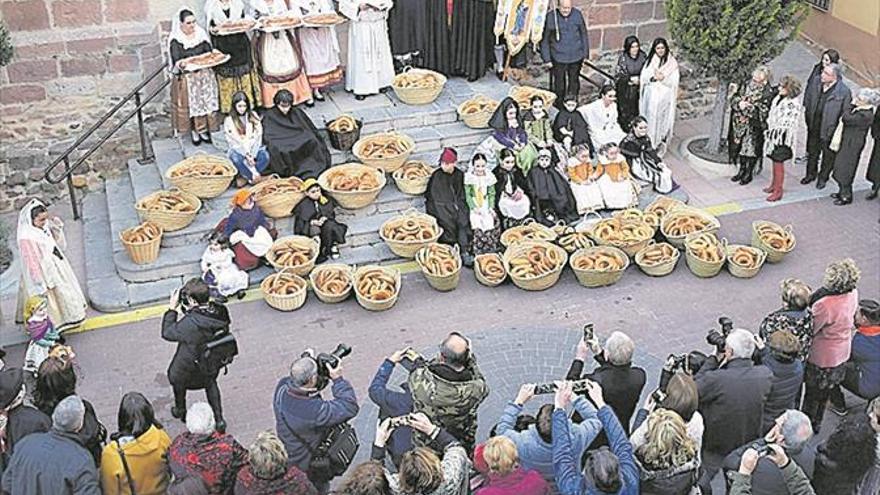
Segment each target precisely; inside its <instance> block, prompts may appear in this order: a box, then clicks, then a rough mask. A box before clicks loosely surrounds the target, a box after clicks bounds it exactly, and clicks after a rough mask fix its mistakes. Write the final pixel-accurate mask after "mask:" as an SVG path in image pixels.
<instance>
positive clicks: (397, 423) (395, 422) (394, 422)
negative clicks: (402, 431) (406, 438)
mask: <svg viewBox="0 0 880 495" xmlns="http://www.w3.org/2000/svg"><path fill="white" fill-rule="evenodd" d="M412 419H413V415H412V414H405V415H403V416H395V417H393V418H391V427H392V428H400V427H401V426H409V425H410V421H412Z"/></svg>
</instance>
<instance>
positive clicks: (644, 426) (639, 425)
mask: <svg viewBox="0 0 880 495" xmlns="http://www.w3.org/2000/svg"><path fill="white" fill-rule="evenodd" d="M661 409H662V408H661ZM649 415H650V414H649V413H648V410H647V409H644V408H642V409H639V411H638V412H637V413H636V417H635V418H634V419H633V428H632V429H633V432H632V434H631V435H630V436H629V442H630V443H631V444H632V446H633V450H638V448H639V447H641V446H642V445H644V444H645V443H647V442H648V439H647V435H648V423H647V419H648V416H649ZM682 419H684V418H682ZM685 427H687V434H688V436H689V437H691V440H693V441H694V443H695V444H697V450H701V449H702V448H703V432H705V431H706V425H704V424H703V415H702V414H700V411H694V414H693V416H691V419H690V421H688V422H687V423H686V424H685Z"/></svg>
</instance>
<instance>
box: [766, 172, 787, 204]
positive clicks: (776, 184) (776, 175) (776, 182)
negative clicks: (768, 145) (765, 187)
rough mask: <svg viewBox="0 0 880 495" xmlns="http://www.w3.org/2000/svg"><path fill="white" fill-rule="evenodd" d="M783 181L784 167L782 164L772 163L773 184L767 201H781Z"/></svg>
mask: <svg viewBox="0 0 880 495" xmlns="http://www.w3.org/2000/svg"><path fill="white" fill-rule="evenodd" d="M784 181H785V165H784V164H783V163H782V162H773V183H772V185H771V186H770V187H771V189H772V190H771V191H770V196H767V201H779V200H780V199H782V184H783V182H784Z"/></svg>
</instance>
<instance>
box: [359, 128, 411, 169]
mask: <svg viewBox="0 0 880 495" xmlns="http://www.w3.org/2000/svg"><path fill="white" fill-rule="evenodd" d="M376 137H393V138H401V139H403V140H404V141H405V142H406V145H407V147H406V151H404V152H403V153H400V154H399V155H395V156H389V157H385V158H370V157H367V156H364V154H363V149H364V147H365V146H366V145H367V143H368V142H370V140H371V139H373V138H376ZM415 146H416V143H415V141H413V138H411V137H409V136H407V135H406V134H401V133H398V132H384V133H380V134H371V135H369V136H366V137H363V138H361V139H359V140H358V142H356V143H355V144H354V148H352V150H351V151H352V153H354V156H356V157H357V159H358V160H360V161H362V162H363V163H364V164H365V165H369V166H371V167H374V168H378V169H381V170H383V171H385V172H388V173H392V172H394V171H395V170H397V169H399V168H400V167H402V166H403V164H404V163H405V162H406V161H407V160H408V159H409V156H410V155H412V152H413V149H415Z"/></svg>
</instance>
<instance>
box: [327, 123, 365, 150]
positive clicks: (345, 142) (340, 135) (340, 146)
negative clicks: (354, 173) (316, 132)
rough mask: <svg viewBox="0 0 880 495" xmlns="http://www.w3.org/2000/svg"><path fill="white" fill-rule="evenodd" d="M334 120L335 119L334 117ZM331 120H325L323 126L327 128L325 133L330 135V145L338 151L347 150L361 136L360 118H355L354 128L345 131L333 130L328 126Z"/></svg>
mask: <svg viewBox="0 0 880 495" xmlns="http://www.w3.org/2000/svg"><path fill="white" fill-rule="evenodd" d="M334 120H335V119H334ZM332 123H333V121H330V122H326V123H325V125H324V127H325V129H327V135H328V136H329V137H330V146H332V147H333V148H335V149H337V150H339V151H348V150H350V149H351V147H352V146H354V143H356V142H357V140H358V139H360V138H361V129H363V128H364V125H363V121H362V120H361V119H355V121H354V123H355V126H354V129H352V130H350V131H345V132H339V131H334V130H333V129H331V128H330V124H332Z"/></svg>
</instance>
